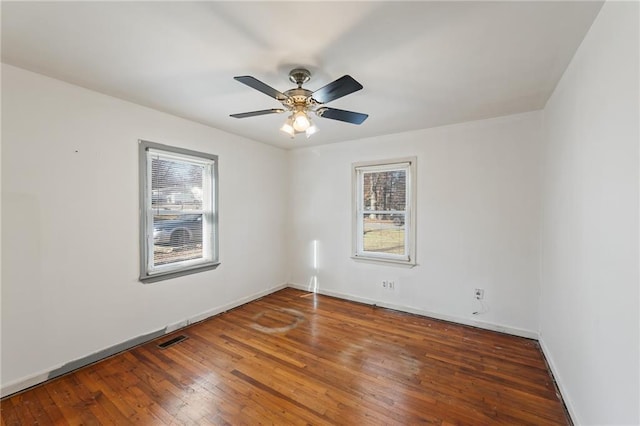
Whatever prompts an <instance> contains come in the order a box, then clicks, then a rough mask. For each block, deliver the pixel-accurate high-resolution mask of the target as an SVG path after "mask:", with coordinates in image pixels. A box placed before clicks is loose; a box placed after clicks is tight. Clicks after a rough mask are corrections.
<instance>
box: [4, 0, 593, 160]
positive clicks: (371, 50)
mask: <svg viewBox="0 0 640 426" xmlns="http://www.w3.org/2000/svg"><path fill="white" fill-rule="evenodd" d="M601 6H602V3H601V2H593V1H587V2H582V1H569V2H538V1H533V2H478V1H472V2H397V1H394V2H329V1H324V2H7V1H3V2H2V61H3V62H5V63H8V64H11V65H15V66H18V67H22V68H25V69H28V70H32V71H35V72H38V73H41V74H45V75H48V76H51V77H54V78H58V79H61V80H64V81H68V82H70V83H73V84H77V85H79V86H83V87H86V88H89V89H93V90H96V91H98V92H102V93H106V94H109V95H112V96H116V97H119V98H122V99H126V100H129V101H132V102H135V103H138V104H141V105H145V106H149V107H152V108H155V109H158V110H161V111H165V112H168V113H171V114H174V115H177V116H180V117H184V118H188V119H191V120H194V121H197V122H200V123H204V124H207V125H210V126H212V127H215V128H218V129H222V130H225V131H227V132H230V133H235V134H238V135H242V136H245V137H248V138H251V139H254V140H257V141H261V142H265V143H268V144H272V145H276V146H280V147H284V148H293V147H296V146H309V145H315V144H325V143H333V142H340V141H345V140H353V139H359V138H363V137H370V136H376V135H383V134H390V133H398V132H402V131H406V130H415V129H422V128H428V127H434V126H440V125H445V124H452V123H459V122H464V121H469V120H477V119H483V118H488V117H495V116H500V115H507V114H513V113H518V112H524V111H530V110H535V109H540V108H542V107H543V106H544V104H545V102H546V100H547V99H548V97H549V95H550V94H551V92H552V91H553V89H554V87H555V85H556V83H557V82H558V80H559V79H560V77H561V75H562V73H563V71H564V69H565V68H566V66H567V64H568V63H569V61H570V60H571V57H572V56H573V53H574V52H575V50H576V48H577V47H578V45H579V44H580V42H581V41H582V38H583V37H584V35H585V33H586V31H587V30H588V28H589V26H590V25H591V23H592V22H593V20H594V18H595V16H596V14H597V13H598V11H599V9H600V7H601ZM297 66H305V67H307V68H309V69H310V70H311V71H312V73H313V75H312V79H311V81H309V82H308V83H307V84H305V87H306V88H308V89H310V90H315V89H318V88H320V87H322V86H324V85H325V84H327V83H329V82H331V81H333V80H335V79H336V78H338V77H341V76H342V75H344V74H350V75H351V76H352V77H354V78H355V79H356V80H358V81H359V82H360V83H361V84H362V85H363V86H364V89H363V90H361V91H359V92H356V93H354V94H351V95H349V96H346V97H344V98H341V99H337V100H335V101H333V102H331V103H330V104H329V106H331V107H334V108H340V109H347V110H352V111H357V112H363V113H367V114H369V119H368V120H367V121H365V122H364V123H363V124H362V125H360V126H356V125H352V124H348V123H342V122H338V121H334V120H329V119H323V118H318V119H316V120H315V121H316V123H317V125H318V127H319V128H320V132H319V133H317V134H315V135H313V136H312V137H311V138H310V139H306V138H305V137H304V135H299V136H297V138H296V139H293V140H292V139H290V138H288V137H287V136H286V135H285V134H284V133H282V132H280V131H279V127H280V126H281V124H282V123H283V122H284V120H285V118H286V117H285V115H284V114H274V115H267V116H260V117H253V118H245V119H235V118H231V117H229V114H232V113H239V112H246V111H254V110H260V109H269V108H278V107H279V106H280V104H279V103H278V102H277V101H276V100H274V99H272V98H270V97H268V96H266V95H264V94H262V93H260V92H258V91H256V90H253V89H251V88H249V87H248V86H245V85H243V84H241V83H238V82H236V81H234V80H233V76H236V75H252V76H254V77H256V78H258V79H260V80H262V81H264V82H265V83H267V84H268V85H270V86H272V87H274V88H276V89H278V90H280V91H285V90H287V89H289V88H291V87H293V86H294V85H293V84H292V83H290V82H289V81H288V77H287V75H288V72H289V70H290V69H291V68H293V67H297Z"/></svg>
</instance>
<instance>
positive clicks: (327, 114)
mask: <svg viewBox="0 0 640 426" xmlns="http://www.w3.org/2000/svg"><path fill="white" fill-rule="evenodd" d="M317 114H318V115H319V116H320V117H322V118H330V119H332V120H339V121H344V122H346V123H351V124H362V123H363V122H364V120H366V119H367V117H369V115H368V114H361V113H359V112H353V111H345V110H343V109H336V108H320V109H319V110H318V111H317Z"/></svg>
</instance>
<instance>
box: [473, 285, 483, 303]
mask: <svg viewBox="0 0 640 426" xmlns="http://www.w3.org/2000/svg"><path fill="white" fill-rule="evenodd" d="M473 295H474V296H475V298H476V299H477V300H482V299H484V289H482V288H476V289H475V290H474V291H473Z"/></svg>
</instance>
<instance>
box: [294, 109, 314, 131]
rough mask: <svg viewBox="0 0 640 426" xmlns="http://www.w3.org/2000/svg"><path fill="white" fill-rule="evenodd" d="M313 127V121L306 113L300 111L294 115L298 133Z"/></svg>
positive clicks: (295, 127)
mask: <svg viewBox="0 0 640 426" xmlns="http://www.w3.org/2000/svg"><path fill="white" fill-rule="evenodd" d="M309 126H311V120H309V117H307V113H306V112H304V111H298V112H296V113H295V114H293V128H294V129H295V130H296V131H297V132H304V131H306V130H307V129H308V128H309Z"/></svg>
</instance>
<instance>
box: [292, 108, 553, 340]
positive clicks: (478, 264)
mask: <svg viewBox="0 0 640 426" xmlns="http://www.w3.org/2000/svg"><path fill="white" fill-rule="evenodd" d="M370 119H375V117H371V118H370ZM540 127H541V115H540V112H532V113H526V114H519V115H513V116H509V117H502V118H497V119H491V120H483V121H477V122H471V123H465V124H460V125H453V126H446V127H440V128H434V129H428V130H421V131H415V132H408V133H402V134H395V135H389V136H384V137H378V138H371V139H366V140H360V141H353V142H345V143H340V144H333V145H324V146H319V147H311V148H305V149H299V150H295V151H292V152H291V154H290V160H291V164H290V168H291V177H290V181H291V182H292V187H291V200H290V203H291V210H292V212H293V213H294V214H293V217H292V221H291V227H290V229H289V237H290V241H291V247H290V253H289V257H290V258H291V264H292V267H291V268H292V276H291V282H292V283H294V284H295V285H296V286H299V287H304V288H308V287H309V285H310V284H312V283H314V282H316V281H317V284H318V290H319V291H320V292H324V293H327V294H335V295H340V296H343V297H348V298H351V299H355V300H363V301H367V302H369V303H376V304H378V305H386V306H393V307H397V308H400V309H404V310H408V311H413V312H418V313H427V314H429V315H434V316H437V317H442V318H448V319H453V320H455V321H459V322H463V323H476V321H478V323H477V324H480V325H483V326H485V327H488V328H493V329H507V330H508V331H510V332H514V333H517V334H522V335H526V336H537V330H538V304H537V302H538V298H539V294H538V278H539V277H538V274H539V264H538V259H539V251H538V247H539V240H538V238H539V189H540V188H539V179H540V176H539V149H540V144H539V138H540V132H539V131H540ZM407 156H417V175H418V176H417V191H418V206H417V257H416V259H417V263H418V265H417V266H416V267H414V268H411V269H409V268H405V267H398V266H390V265H380V264H370V263H361V262H357V261H354V260H353V259H351V258H350V254H351V240H352V237H351V235H352V234H351V232H352V230H351V210H352V209H351V196H352V192H351V191H352V183H351V164H352V163H353V162H358V161H368V160H376V159H388V158H398V157H407ZM313 241H317V245H318V264H319V265H318V271H317V272H316V271H314V268H313V260H312V253H313ZM314 277H315V278H314ZM385 279H392V280H395V281H396V290H395V291H393V292H390V291H388V290H384V289H383V288H382V286H381V281H382V280H385ZM314 280H315V281H314ZM476 287H480V288H484V289H485V302H486V305H487V307H488V308H489V312H487V313H486V314H484V315H481V316H479V317H475V316H473V315H472V312H474V311H477V310H479V309H480V306H479V304H478V303H477V302H476V301H475V299H474V298H473V289H474V288H476Z"/></svg>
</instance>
